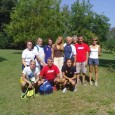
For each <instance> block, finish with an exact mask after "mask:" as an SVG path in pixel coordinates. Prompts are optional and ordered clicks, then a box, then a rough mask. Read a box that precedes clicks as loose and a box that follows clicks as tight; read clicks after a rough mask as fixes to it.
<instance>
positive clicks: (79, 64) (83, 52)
mask: <svg viewBox="0 0 115 115" xmlns="http://www.w3.org/2000/svg"><path fill="white" fill-rule="evenodd" d="M83 40H84V39H83V36H79V37H78V43H77V44H75V48H76V52H77V55H76V73H77V84H79V76H80V73H81V72H82V83H83V85H84V86H86V84H85V83H84V82H85V75H86V71H87V68H86V67H87V63H88V54H89V46H88V45H87V44H85V43H84V42H83Z"/></svg>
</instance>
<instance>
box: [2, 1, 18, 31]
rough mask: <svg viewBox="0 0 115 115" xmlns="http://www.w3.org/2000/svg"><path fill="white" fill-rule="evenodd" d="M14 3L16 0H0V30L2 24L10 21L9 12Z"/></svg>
mask: <svg viewBox="0 0 115 115" xmlns="http://www.w3.org/2000/svg"><path fill="white" fill-rule="evenodd" d="M15 4H16V0H0V31H3V29H2V27H3V26H4V24H8V23H9V22H10V12H11V11H12V8H13V7H14V6H15Z"/></svg>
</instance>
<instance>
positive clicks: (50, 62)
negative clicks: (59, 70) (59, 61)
mask: <svg viewBox="0 0 115 115" xmlns="http://www.w3.org/2000/svg"><path fill="white" fill-rule="evenodd" d="M47 64H48V66H49V67H51V66H52V65H53V59H52V58H51V57H50V58H48V60H47Z"/></svg>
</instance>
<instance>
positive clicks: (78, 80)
mask: <svg viewBox="0 0 115 115" xmlns="http://www.w3.org/2000/svg"><path fill="white" fill-rule="evenodd" d="M76 76H77V85H79V83H80V79H79V77H80V74H79V73H77V75H76Z"/></svg>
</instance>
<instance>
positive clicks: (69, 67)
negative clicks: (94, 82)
mask: <svg viewBox="0 0 115 115" xmlns="http://www.w3.org/2000/svg"><path fill="white" fill-rule="evenodd" d="M62 76H63V78H62V84H63V87H64V89H63V93H65V92H66V90H67V88H69V89H72V91H74V92H76V91H77V90H76V68H75V67H74V66H73V63H72V60H71V59H67V60H66V63H65V65H63V67H62Z"/></svg>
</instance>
